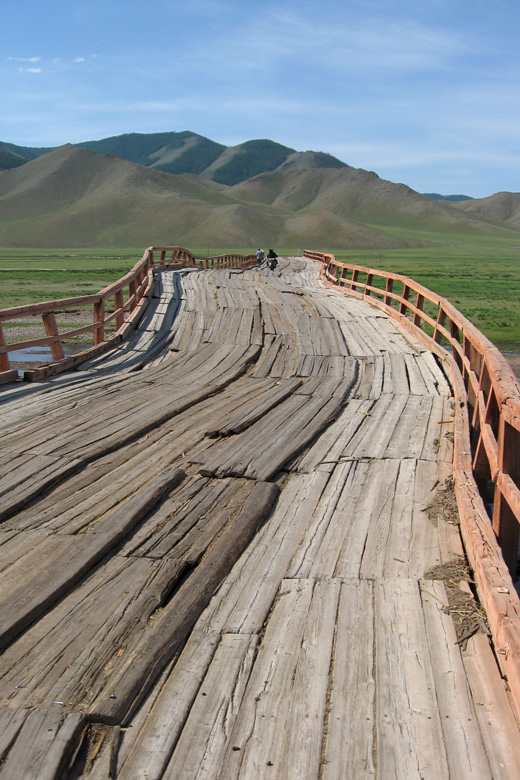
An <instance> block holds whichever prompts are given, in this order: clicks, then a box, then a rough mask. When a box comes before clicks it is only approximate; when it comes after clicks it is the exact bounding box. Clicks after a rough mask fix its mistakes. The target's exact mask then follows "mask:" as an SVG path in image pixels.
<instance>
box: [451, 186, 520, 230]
mask: <svg viewBox="0 0 520 780" xmlns="http://www.w3.org/2000/svg"><path fill="white" fill-rule="evenodd" d="M457 208H458V209H460V210H461V211H464V212H465V213H466V214H474V215H475V216H478V217H480V218H481V219H490V220H493V221H494V222H503V223H504V224H506V225H509V226H510V227H515V228H520V193H518V192H497V193H496V194H495V195H491V196H490V197H488V198H478V199H476V200H470V201H464V202H462V203H457Z"/></svg>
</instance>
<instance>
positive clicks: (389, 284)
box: [385, 276, 394, 306]
mask: <svg viewBox="0 0 520 780" xmlns="http://www.w3.org/2000/svg"><path fill="white" fill-rule="evenodd" d="M393 289H394V280H393V279H391V278H390V277H389V276H387V279H386V290H385V291H386V295H385V304H386V305H387V306H391V305H392V296H391V293H392V291H393Z"/></svg>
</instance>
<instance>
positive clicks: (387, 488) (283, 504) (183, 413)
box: [0, 258, 520, 780]
mask: <svg viewBox="0 0 520 780" xmlns="http://www.w3.org/2000/svg"><path fill="white" fill-rule="evenodd" d="M322 260H323V258H321V259H320V262H319V263H318V262H315V261H313V260H312V259H303V258H287V259H281V260H280V265H279V268H278V270H277V271H276V272H274V273H273V272H271V271H269V270H264V271H259V270H257V269H255V268H254V267H249V268H247V267H246V268H214V269H207V270H202V269H200V268H197V267H189V266H187V265H180V264H178V263H175V264H173V265H172V266H171V267H167V266H165V265H164V264H163V265H161V266H160V268H159V269H157V268H156V269H155V271H154V272H153V274H152V276H151V278H152V279H153V283H152V287H151V288H150V294H149V302H148V306H147V308H146V310H145V311H144V312H143V313H142V316H141V317H140V320H139V323H138V325H137V327H136V328H135V329H134V330H133V331H132V332H131V333H130V334H129V335H127V338H126V339H125V340H124V341H121V342H120V343H119V345H117V346H116V347H115V348H113V349H112V350H110V351H109V352H107V353H105V354H98V355H94V356H93V357H91V358H90V359H89V360H88V361H87V362H83V363H82V364H81V365H79V366H78V367H77V369H76V370H75V371H72V372H70V371H69V372H67V373H61V374H56V375H54V376H48V377H47V378H42V379H39V380H38V376H37V375H35V376H34V377H33V378H35V379H37V381H34V382H33V383H30V384H29V383H27V382H23V383H20V382H15V383H11V384H6V385H4V387H3V390H2V392H1V395H0V413H1V415H2V444H1V451H0V496H1V504H0V516H1V519H2V523H1V525H0V569H1V571H2V590H1V594H0V646H1V649H2V654H1V656H0V681H1V685H0V696H1V701H0V757H1V763H0V780H10V779H11V778H13V779H14V778H16V780H29V779H33V778H34V780H36V779H38V780H60V778H74V779H75V780H79V778H85V779H86V778H89V779H90V780H100V779H101V778H109V777H111V778H117V779H118V780H137V779H141V780H145V778H146V780H174V779H175V780H180V779H181V778H185V779H186V780H193V779H194V778H208V779H209V778H211V779H213V778H214V779H215V780H216V779H217V778H220V779H221V780H230V779H231V778H242V779H243V780H244V779H246V780H252V778H255V780H256V778H270V779H271V780H273V779H274V778H276V780H289V779H290V778H295V779H296V778H298V780H302V779H303V778H305V780H332V778H335V779H337V780H339V779H340V778H341V780H345V779H346V778H352V780H363V779H364V778H367V779H368V778H370V779H372V778H379V779H380V780H393V779H394V778H395V779H397V778H399V780H403V779H406V780H413V779H414V778H417V780H419V778H431V780H448V778H449V779H450V780H453V779H454V778H461V779H462V778H468V780H469V778H471V780H474V779H475V778H478V779H479V780H488V779H489V780H491V778H501V779H502V778H511V779H512V778H518V776H519V775H520V739H519V732H518V721H517V709H518V707H517V703H518V702H517V694H516V693H515V679H516V678H515V669H516V664H517V663H518V653H517V652H516V646H515V645H514V641H515V636H517V634H515V632H516V631H517V626H516V624H515V612H514V611H515V609H516V603H517V597H516V594H515V593H514V588H513V586H512V582H511V579H510V577H509V575H508V572H507V567H506V566H505V563H504V561H503V558H501V551H500V548H499V547H498V543H497V542H496V541H493V539H492V536H493V529H492V526H491V522H490V521H489V519H487V518H486V520H485V521H484V520H482V518H480V520H479V519H478V518H477V521H474V522H475V525H474V526H471V524H468V522H469V521H468V519H467V517H466V516H465V515H466V514H467V512H466V510H465V509H464V501H465V500H466V499H465V498H464V496H465V494H464V488H461V487H460V485H459V486H458V485H457V481H456V480H457V478H456V474H455V471H456V463H457V453H456V449H457V446H459V449H460V447H461V446H463V445H460V443H459V445H457V436H458V435H459V436H460V435H461V432H460V431H459V432H458V433H457V426H460V425H461V424H462V423H461V422H460V413H461V408H462V407H463V406H464V402H463V401H461V393H463V390H461V385H459V386H456V383H454V380H453V375H452V374H450V371H449V370H448V368H447V366H448V364H449V362H450V360H453V359H452V358H451V357H448V358H446V359H442V358H441V357H440V351H439V350H438V349H437V346H439V340H438V339H437V340H436V339H432V340H431V342H432V343H431V346H430V347H428V346H427V343H426V342H425V340H424V339H422V338H420V337H419V335H418V334H417V333H416V332H414V328H413V323H411V322H410V321H409V319H408V324H407V322H405V321H404V320H406V317H405V316H404V315H403V316H402V317H401V320H403V322H402V323H401V324H400V323H399V321H397V320H399V317H398V318H397V320H396V319H395V318H392V317H391V316H388V313H385V312H384V311H383V310H382V309H381V307H379V308H378V307H376V306H374V305H371V302H370V301H369V300H366V297H365V296H363V298H364V299H361V296H360V295H359V294H358V295H357V296H356V292H359V290H357V291H356V289H353V290H351V292H353V293H354V295H345V294H344V293H343V292H342V291H341V289H338V285H336V284H335V282H336V281H337V279H338V276H337V275H333V276H332V277H330V278H329V280H328V281H329V282H334V284H330V283H329V284H326V282H327V279H325V282H324V281H323V279H322V278H321V276H320V272H321V271H322V270H323V268H322ZM247 265H249V266H251V263H248V264H247ZM356 284H357V285H358V286H359V284H360V282H359V279H358V278H357V277H356V279H355V280H354V285H356ZM390 292H391V290H390V289H389V287H388V286H387V289H386V294H387V295H390ZM400 297H401V299H402V300H403V301H406V300H407V296H405V295H401V296H400ZM49 337H50V338H51V339H52V338H54V337H55V334H54V335H53V334H52V333H50V336H49ZM53 343H54V342H53ZM102 343H103V339H100V338H98V346H99V344H102ZM62 359H64V358H63V356H62ZM6 370H8V371H12V369H11V368H10V367H6ZM47 373H51V372H47ZM461 405H462V406H461ZM464 435H465V436H466V438H463V439H462V441H466V439H467V441H469V433H466V434H464ZM459 441H460V439H459ZM454 448H455V451H454ZM468 449H469V447H468ZM454 463H455V466H454ZM464 473H465V474H466V476H465V479H466V480H467V485H468V486H469V487H468V490H469V491H474V489H475V482H474V477H473V474H472V473H471V469H470V470H469V471H468V472H467V473H466V472H464ZM458 479H459V482H460V479H461V477H460V473H459V475H458ZM470 495H471V496H473V495H474V493H472V492H471V493H470ZM475 495H476V494H475ZM472 500H473V505H474V506H477V499H476V498H474V499H472ZM477 509H478V507H477ZM477 509H476V510H475V511H477ZM478 511H479V512H480V509H478ZM472 522H473V521H472ZM479 522H485V523H487V525H488V526H489V530H488V529H487V528H486V529H484V530H482V529H480V526H479ZM461 524H462V525H461ZM461 528H462V535H461ZM475 529H476V530H475ZM479 529H480V530H479ZM471 534H473V535H474V536H475V535H478V534H481V536H486V535H487V536H486V539H489V540H488V541H487V542H486V544H488V548H489V550H490V552H489V554H488V556H487V557H488V559H489V560H490V561H491V562H492V564H493V565H492V569H493V575H491V574H490V575H489V577H491V576H496V577H498V576H500V577H501V579H500V581H499V582H500V583H501V584H499V585H496V588H500V589H501V590H500V591H499V592H498V593H495V592H492V593H488V592H487V591H486V587H488V590H492V588H493V587H494V586H493V585H489V582H488V584H487V585H486V576H487V575H480V579H479V580H478V581H477V588H475V579H474V576H475V569H476V568H478V565H475V563H474V562H473V558H474V555H475V550H478V549H479V548H478V544H477V543H476V544H475V545H474V546H473V547H472V548H471V549H468V544H467V538H469V537H471ZM494 536H495V537H496V534H495V535H494ZM479 538H480V537H479ZM488 548H486V549H488ZM468 559H469V560H468ZM496 561H498V563H496ZM488 562H489V561H488ZM499 569H500V572H499V574H497V571H498V570H499ZM497 582H498V580H497ZM482 594H484V595H483V596H482ZM500 599H502V601H497V600H500ZM496 603H500V604H502V606H503V605H504V604H506V607H507V608H506V614H505V615H504V614H503V613H504V609H505V608H504V607H503V608H502V613H501V614H500V615H499V616H498V617H497V616H496V614H495V613H494V611H493V610H494V607H493V604H496ZM504 623H506V624H507V630H508V631H509V632H510V633H509V634H508V636H509V637H510V638H511V639H510V644H509V645H508V650H507V653H503V652H500V650H501V649H502V650H503V647H502V645H500V644H499V643H500V641H501V637H502V634H501V633H500V632H501V631H503V630H504V629H503V625H504ZM506 655H507V658H506V657H505V656H506ZM508 675H509V678H508ZM506 678H508V679H509V684H508V679H506Z"/></svg>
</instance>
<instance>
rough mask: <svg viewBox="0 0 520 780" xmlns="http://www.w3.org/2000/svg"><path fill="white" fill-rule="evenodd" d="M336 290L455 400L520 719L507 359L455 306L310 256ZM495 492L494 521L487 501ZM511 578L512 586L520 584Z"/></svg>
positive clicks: (512, 396)
mask: <svg viewBox="0 0 520 780" xmlns="http://www.w3.org/2000/svg"><path fill="white" fill-rule="evenodd" d="M304 256H305V257H307V258H309V259H311V260H315V261H318V262H319V263H320V265H321V272H322V278H323V280H324V281H325V282H326V283H327V284H332V285H334V287H335V288H339V289H341V290H344V291H345V292H346V293H348V294H349V295H353V296H355V297H357V298H362V299H364V300H366V301H368V302H370V303H372V304H374V305H376V306H377V307H379V308H380V309H382V310H384V311H385V312H386V313H387V314H389V315H390V316H392V317H394V318H395V319H397V320H399V321H400V323H401V325H402V326H403V327H404V328H405V329H407V330H409V331H411V332H413V333H414V334H415V335H416V336H419V337H420V338H421V339H422V340H423V342H424V343H425V345H426V346H427V347H428V349H430V350H432V351H433V352H434V353H435V354H436V355H437V356H438V358H439V360H440V361H441V362H442V363H443V365H444V366H445V369H446V373H447V374H448V376H449V378H450V381H451V384H452V387H453V391H454V394H455V420H454V423H455V442H454V487H455V492H456V495H457V503H458V506H459V512H460V516H461V530H462V534H463V539H464V543H465V547H466V552H467V554H468V557H469V559H470V563H471V566H472V568H473V571H474V573H475V580H476V583H477V587H478V591H479V596H480V599H481V602H482V603H483V605H484V607H485V609H486V612H487V615H488V618H489V621H490V628H491V631H492V635H493V640H494V645H495V650H496V652H497V657H498V659H499V661H500V663H501V666H502V669H503V671H504V673H505V674H506V675H507V677H508V679H509V684H510V687H511V691H512V693H513V696H514V699H515V704H516V708H517V712H518V713H519V714H520V602H519V599H518V596H517V594H516V591H515V588H514V585H513V581H512V576H513V577H514V576H515V574H516V566H517V561H518V539H519V530H520V385H519V383H518V381H517V379H516V377H515V376H514V374H513V371H512V370H511V368H510V366H509V364H508V363H507V361H506V359H505V358H504V357H503V355H502V354H501V353H500V352H499V350H498V349H497V348H496V347H495V346H494V345H493V344H492V343H491V342H490V341H488V339H487V338H486V337H485V336H484V335H483V334H482V333H480V331H478V330H477V328H475V326H474V325H472V323H471V322H469V320H467V319H466V318H465V317H464V316H463V315H462V314H461V313H460V312H459V311H457V309H456V308H455V307H454V306H452V305H451V304H450V303H449V301H448V300H446V299H445V298H442V297H441V296H439V295H436V294H435V293H433V292H431V291H430V290H428V289H426V288H425V287H423V286H422V285H420V284H418V283H416V282H414V281H412V280H411V279H409V278H407V277H405V276H401V275H399V274H393V273H389V272H385V271H381V270H374V269H372V268H365V267H363V266H358V265H353V264H350V263H343V262H341V261H339V260H336V258H335V256H334V255H332V254H327V253H324V252H311V251H307V250H305V251H304ZM490 492H491V494H492V496H493V509H492V511H490V512H488V511H487V510H486V506H485V503H484V499H483V496H485V495H486V494H489V493H490ZM511 575H512V576H511Z"/></svg>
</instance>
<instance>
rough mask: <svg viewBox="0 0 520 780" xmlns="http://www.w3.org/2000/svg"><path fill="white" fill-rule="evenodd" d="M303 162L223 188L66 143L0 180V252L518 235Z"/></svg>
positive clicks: (366, 243)
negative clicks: (434, 235) (0, 249)
mask: <svg viewBox="0 0 520 780" xmlns="http://www.w3.org/2000/svg"><path fill="white" fill-rule="evenodd" d="M310 154H314V153H310ZM302 155H303V156H301V157H297V158H294V157H293V158H292V160H291V161H290V162H289V163H288V164H287V166H286V167H285V168H284V167H283V166H284V164H282V166H278V168H276V169H275V170H273V171H268V172H265V173H261V174H258V175H256V176H253V177H251V178H250V179H247V180H245V181H242V182H239V183H238V184H235V185H233V186H229V185H225V184H221V183H219V182H216V181H213V180H211V179H208V178H204V177H201V176H197V175H195V174H182V175H174V174H170V173H167V172H164V171H161V170H158V169H156V168H152V167H149V166H143V165H140V164H138V163H134V162H130V161H128V160H124V159H122V158H120V157H116V156H113V155H104V154H100V153H98V152H94V151H92V150H88V149H82V148H79V147H76V146H73V145H71V144H67V145H65V146H62V147H58V148H57V149H53V150H52V151H50V152H48V153H47V154H45V155H41V156H39V157H35V158H34V159H33V160H32V161H29V162H28V163H26V164H24V165H22V166H18V167H16V168H12V169H9V170H7V171H4V172H2V173H0V244H2V245H3V246H27V247H29V246H48V247H60V246H67V247H74V246H139V245H147V244H150V243H154V244H164V245H168V244H172V243H174V244H179V243H181V244H185V245H192V246H204V245H205V244H206V243H207V242H208V241H210V242H211V244H212V245H213V246H240V247H246V246H251V247H255V246H262V245H264V246H265V245H268V246H274V245H278V246H289V245H296V246H300V247H302V246H312V245H316V244H318V243H319V244H320V245H321V244H323V245H326V246H328V247H336V248H341V247H349V248H367V247H374V246H380V247H388V248H390V247H404V246H416V245H421V242H422V243H423V244H424V241H426V240H427V241H428V242H429V241H431V237H430V238H428V239H426V238H422V236H421V233H424V234H426V232H428V231H429V232H430V233H431V232H432V231H439V232H443V233H457V232H469V233H472V234H478V235H482V234H493V235H495V234H496V235H502V234H506V235H509V234H511V233H512V232H513V230H514V229H515V228H514V226H509V225H506V224H504V223H499V222H493V221H490V220H487V219H484V218H482V216H481V215H476V214H472V213H464V211H463V210H460V209H458V208H456V207H455V206H454V205H452V204H446V203H437V202H435V201H433V200H431V199H429V198H426V197H424V196H423V195H420V194H419V193H417V192H415V191H414V190H412V189H410V188H409V187H407V186H406V185H403V184H394V183H392V182H389V181H386V180H384V179H380V178H379V176H377V174H375V173H373V172H370V171H365V170H363V169H356V168H352V167H350V166H347V165H342V166H341V167H339V168H335V167H330V168H323V167H322V168H317V167H313V165H314V164H315V162H316V161H315V160H313V159H309V158H308V157H306V156H305V153H302ZM286 162H287V161H286ZM473 202H474V201H472V203H473ZM410 231H414V235H417V236H418V238H417V240H415V239H411V238H410Z"/></svg>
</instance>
